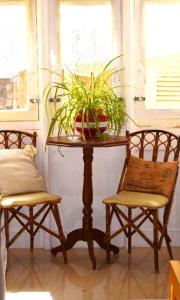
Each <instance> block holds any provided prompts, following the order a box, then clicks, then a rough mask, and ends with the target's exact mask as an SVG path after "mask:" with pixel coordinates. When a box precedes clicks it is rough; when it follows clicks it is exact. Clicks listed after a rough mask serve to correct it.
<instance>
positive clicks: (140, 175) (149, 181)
mask: <svg viewBox="0 0 180 300" xmlns="http://www.w3.org/2000/svg"><path fill="white" fill-rule="evenodd" d="M126 135H127V138H128V146H127V159H126V160H125V164H124V169H123V172H122V176H121V179H120V184H119V187H118V191H117V194H116V195H114V196H112V197H108V198H106V199H104V200H103V203H104V204H105V206H106V235H105V236H106V242H107V249H106V254H107V256H106V257H107V263H110V247H109V245H110V241H111V239H112V238H114V237H115V236H117V235H119V234H121V233H124V234H125V236H126V237H127V239H128V253H130V252H131V244H132V236H133V235H134V234H135V233H138V234H139V235H140V236H141V237H142V238H143V239H144V240H145V241H146V242H147V243H148V244H149V245H150V246H151V247H152V248H153V251H154V266H155V272H158V271H159V262H158V251H159V249H160V248H161V246H162V242H163V239H165V243H166V246H167V249H168V252H169V256H170V259H172V258H173V255H172V250H171V246H170V241H171V239H170V237H169V235H168V233H167V225H168V220H169V215H170V210H171V206H172V201H173V194H174V189H175V184H176V179H177V174H178V162H177V161H178V157H179V151H180V138H179V137H178V136H176V135H174V134H172V133H170V132H168V131H164V130H141V131H137V132H133V133H129V132H128V131H127V133H126ZM147 156H148V157H147ZM136 157H138V158H136ZM139 158H140V159H139ZM147 160H148V161H147ZM159 161H160V163H158V162H159ZM169 161H171V163H170V164H167V162H169ZM141 166H144V167H143V170H141ZM153 168H157V169H155V170H154V171H153ZM162 168H164V169H163V170H161V169H162ZM168 168H172V170H169V169H168ZM167 172H168V173H167ZM161 173H162V174H161ZM158 174H161V175H162V176H165V177H162V181H163V183H162V182H161V179H158V178H156V177H157V176H159V175H158ZM171 174H172V178H171V177H170V176H171ZM129 178H130V181H129ZM165 179H166V181H164V180H165ZM138 181H139V183H138ZM158 181H160V184H162V185H161V186H160V187H158V184H157V182H158ZM165 182H166V183H165ZM138 184H139V185H138ZM163 184H164V185H163ZM167 188H168V195H166V194H164V193H165V192H167V191H164V190H166V189H167ZM158 189H159V190H158ZM160 208H161V209H162V210H163V217H162V218H159V217H158V211H159V209H160ZM126 209H127V211H126ZM114 217H115V218H117V220H118V221H119V222H118V224H119V225H120V228H118V229H117V230H115V232H113V233H111V224H112V220H113V218H114ZM147 220H148V221H150V223H151V224H152V225H153V239H151V238H150V237H149V236H147V234H145V232H144V230H143V229H144V228H143V226H142V225H143V224H144V222H145V221H147Z"/></svg>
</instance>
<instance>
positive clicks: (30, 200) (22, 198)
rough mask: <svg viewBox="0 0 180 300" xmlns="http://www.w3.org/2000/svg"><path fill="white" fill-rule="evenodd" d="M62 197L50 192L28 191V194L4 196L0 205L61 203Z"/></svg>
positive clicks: (3, 206)
mask: <svg viewBox="0 0 180 300" xmlns="http://www.w3.org/2000/svg"><path fill="white" fill-rule="evenodd" d="M60 201H61V197H60V196H57V195H54V194H49V193H45V192H38V193H27V194H18V195H11V196H6V197H3V198H2V199H1V200H0V206H1V207H2V208H8V207H14V206H22V205H26V206H34V205H37V204H41V203H54V202H55V203H59V202H60Z"/></svg>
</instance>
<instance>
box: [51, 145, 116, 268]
mask: <svg viewBox="0 0 180 300" xmlns="http://www.w3.org/2000/svg"><path fill="white" fill-rule="evenodd" d="M83 160H84V182H83V195H82V200H83V204H84V208H83V221H82V228H78V229H76V230H73V231H72V232H70V233H69V234H68V235H67V240H66V243H65V248H66V250H69V249H71V248H72V247H73V246H74V244H75V243H76V242H78V241H84V242H87V245H88V250H89V256H90V259H91V262H92V267H93V269H96V258H95V255H94V247H93V241H96V242H97V244H98V245H99V246H100V247H101V248H103V249H106V243H105V242H104V235H105V234H104V232H103V231H101V230H99V229H96V228H93V226H92V223H93V218H92V212H93V211H92V202H93V187H92V161H93V147H84V148H83ZM110 250H112V251H113V253H114V254H116V253H118V252H119V248H118V247H116V246H114V245H110ZM61 251H62V247H61V246H58V247H56V248H53V249H52V250H51V252H52V254H53V255H56V254H57V253H58V252H61Z"/></svg>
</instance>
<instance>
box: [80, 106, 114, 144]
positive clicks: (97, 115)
mask: <svg viewBox="0 0 180 300" xmlns="http://www.w3.org/2000/svg"><path fill="white" fill-rule="evenodd" d="M83 118H84V120H83ZM108 121H109V118H108V116H107V115H106V114H104V113H103V110H102V109H98V110H96V111H95V110H91V111H90V112H89V113H88V114H87V113H84V115H83V113H82V111H80V112H79V114H78V115H77V116H76V117H75V127H76V130H77V132H78V133H79V134H80V135H81V136H82V137H83V136H84V137H85V138H86V139H91V138H96V137H97V133H103V132H105V131H106V129H107V128H108V123H109V122H108Z"/></svg>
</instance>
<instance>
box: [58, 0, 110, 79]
mask: <svg viewBox="0 0 180 300" xmlns="http://www.w3.org/2000/svg"><path fill="white" fill-rule="evenodd" d="M87 2H88V1H86V4H85V5H83V4H77V3H76V1H75V3H71V4H66V3H63V2H62V3H61V5H60V37H61V41H60V50H61V61H62V65H63V66H64V65H66V66H68V68H70V69H71V70H73V71H75V72H76V73H77V74H79V75H88V74H89V73H90V72H91V71H93V72H98V70H99V69H101V68H102V65H103V64H104V63H105V62H107V61H108V60H109V59H111V58H112V7H111V3H110V2H109V3H107V4H104V3H102V4H94V5H92V4H91V3H90V2H91V1H90V2H89V4H88V5H87Z"/></svg>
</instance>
